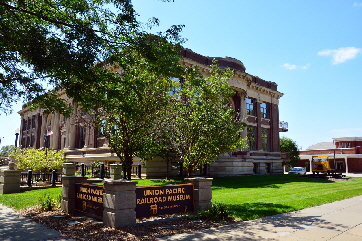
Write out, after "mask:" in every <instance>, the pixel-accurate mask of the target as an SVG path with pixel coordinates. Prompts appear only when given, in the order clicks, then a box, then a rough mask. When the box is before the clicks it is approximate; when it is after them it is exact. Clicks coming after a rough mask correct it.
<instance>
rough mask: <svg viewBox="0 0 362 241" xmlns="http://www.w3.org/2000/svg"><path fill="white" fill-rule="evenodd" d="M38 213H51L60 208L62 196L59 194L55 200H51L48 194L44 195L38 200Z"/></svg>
mask: <svg viewBox="0 0 362 241" xmlns="http://www.w3.org/2000/svg"><path fill="white" fill-rule="evenodd" d="M38 200H39V209H40V211H43V212H46V211H52V210H53V209H55V208H60V204H61V200H62V195H61V194H59V195H58V197H57V198H52V197H51V196H50V195H48V194H44V195H43V197H40V198H38Z"/></svg>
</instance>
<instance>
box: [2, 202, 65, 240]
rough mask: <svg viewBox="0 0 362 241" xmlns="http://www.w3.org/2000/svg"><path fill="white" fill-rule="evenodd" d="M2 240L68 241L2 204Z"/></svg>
mask: <svg viewBox="0 0 362 241" xmlns="http://www.w3.org/2000/svg"><path fill="white" fill-rule="evenodd" d="M0 240H1V241H40V240H58V241H59V240H67V241H70V240H71V239H67V238H66V237H64V236H62V234H61V233H59V232H58V231H55V230H52V229H49V228H47V227H45V226H43V225H41V224H38V223H36V222H33V221H31V220H30V219H28V218H24V217H22V216H20V215H19V214H17V213H16V212H14V211H13V210H12V209H10V208H7V207H5V206H3V205H1V204H0Z"/></svg>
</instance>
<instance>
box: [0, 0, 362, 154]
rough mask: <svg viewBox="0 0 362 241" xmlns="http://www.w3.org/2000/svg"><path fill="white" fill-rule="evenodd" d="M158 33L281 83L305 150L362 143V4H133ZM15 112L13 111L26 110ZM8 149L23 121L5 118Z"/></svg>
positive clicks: (152, 0)
mask: <svg viewBox="0 0 362 241" xmlns="http://www.w3.org/2000/svg"><path fill="white" fill-rule="evenodd" d="M133 4H134V7H135V9H136V11H137V12H138V13H139V15H140V16H139V19H140V20H142V21H147V19H149V18H151V17H157V18H158V19H159V20H160V26H159V27H158V28H155V29H154V30H153V31H159V30H166V29H167V28H168V27H169V26H171V25H174V24H184V25H185V28H184V30H183V32H182V36H183V37H184V38H186V39H187V42H186V43H185V44H184V46H185V47H186V48H190V49H192V50H193V51H195V52H197V53H199V54H202V55H205V56H210V57H225V56H228V57H233V58H236V59H239V60H240V61H242V62H243V63H244V65H245V67H246V72H247V73H249V74H252V75H256V76H259V77H260V78H262V79H264V80H268V81H273V82H276V83H277V84H278V90H279V91H280V92H282V93H284V96H283V97H282V98H281V99H280V105H279V112H280V120H281V121H286V122H288V123H289V131H288V132H286V133H281V136H287V137H289V138H292V139H293V140H295V141H296V142H297V144H298V145H299V146H301V147H302V149H305V148H307V147H308V146H310V145H313V144H316V143H318V142H326V141H332V138H334V137H345V136H362V125H361V121H360V120H362V111H361V110H360V108H359V104H358V103H359V102H360V99H361V97H360V96H361V94H360V93H361V91H362V0H352V1H349V0H339V1H337V0H318V1H315V0H313V1H312V0H304V1H301V0H298V1H297V0H275V1H266V0H265V1H261V0H248V1H247V0H223V1H219V0H175V1H174V2H169V3H168V2H162V1H159V0H134V1H133ZM20 108H21V106H20V105H17V106H15V108H14V110H16V111H18V110H20ZM0 121H1V123H2V125H1V127H0V128H1V129H0V137H5V138H3V140H2V144H1V146H2V145H7V144H13V143H14V140H15V135H14V130H15V129H16V128H17V127H18V126H19V125H20V121H19V117H18V116H17V114H15V115H12V116H5V115H1V116H0Z"/></svg>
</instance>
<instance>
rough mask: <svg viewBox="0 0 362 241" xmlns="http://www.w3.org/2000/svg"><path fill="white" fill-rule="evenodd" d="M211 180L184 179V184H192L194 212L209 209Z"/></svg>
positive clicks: (198, 178)
mask: <svg viewBox="0 0 362 241" xmlns="http://www.w3.org/2000/svg"><path fill="white" fill-rule="evenodd" d="M212 180H213V179H212V178H205V177H195V178H185V182H186V183H191V184H194V211H195V212H197V211H198V210H205V209H207V208H209V207H211V205H212V204H211V199H212V192H211V185H212Z"/></svg>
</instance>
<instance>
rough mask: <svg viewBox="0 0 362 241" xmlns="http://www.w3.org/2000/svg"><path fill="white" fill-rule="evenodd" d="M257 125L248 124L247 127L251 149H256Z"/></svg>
mask: <svg viewBox="0 0 362 241" xmlns="http://www.w3.org/2000/svg"><path fill="white" fill-rule="evenodd" d="M255 136H256V135H255V127H254V126H248V128H247V139H248V145H249V150H256V143H255Z"/></svg>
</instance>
